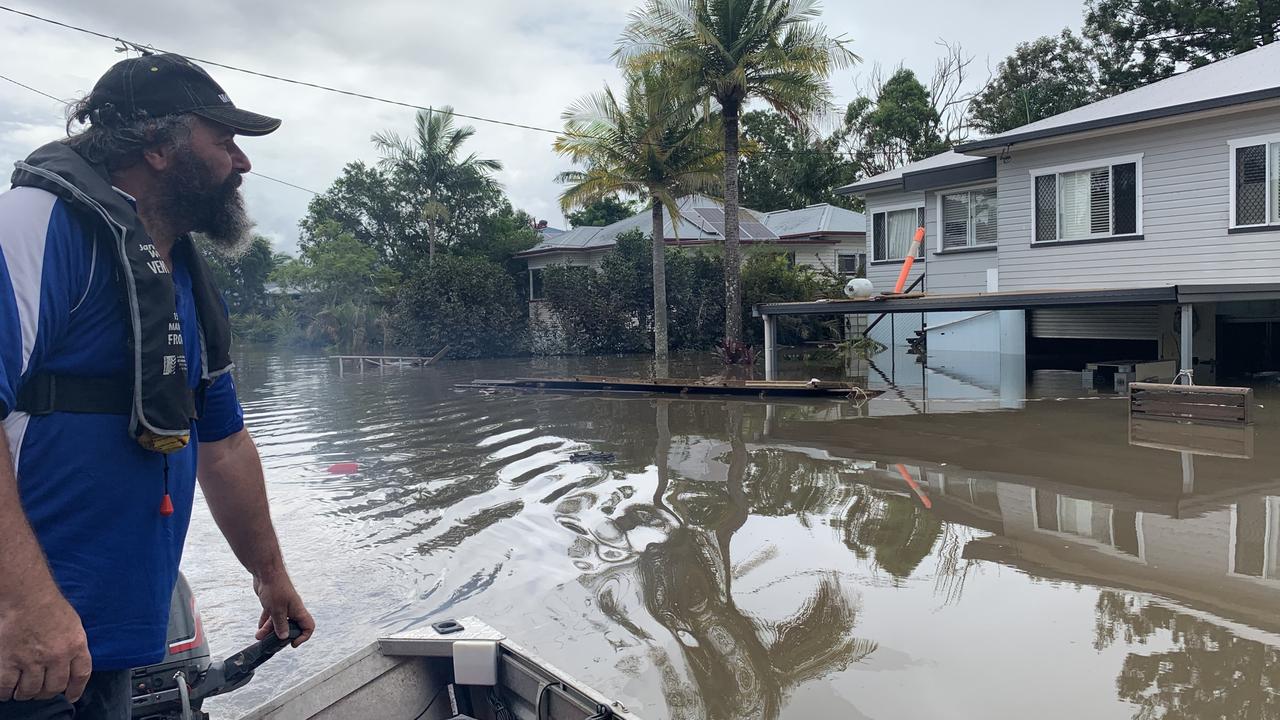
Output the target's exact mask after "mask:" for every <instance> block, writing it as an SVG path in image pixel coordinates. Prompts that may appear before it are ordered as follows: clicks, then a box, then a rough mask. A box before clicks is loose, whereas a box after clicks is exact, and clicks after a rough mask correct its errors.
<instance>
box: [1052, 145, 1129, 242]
mask: <svg viewBox="0 0 1280 720" xmlns="http://www.w3.org/2000/svg"><path fill="white" fill-rule="evenodd" d="M1142 156H1143V153H1137V154H1135V155H1118V156H1113V157H1105V158H1095V159H1093V160H1082V161H1080V162H1073V163H1067V164H1063V165H1051V166H1047V167H1038V168H1032V169H1030V170H1028V171H1027V174H1028V175H1029V176H1030V184H1029V188H1030V190H1029V192H1030V194H1031V245H1032V246H1036V245H1059V244H1061V245H1066V244H1070V243H1082V242H1097V241H1099V240H1117V241H1122V240H1136V239H1138V238H1141V237H1142V233H1143V227H1142V214H1143V213H1142V210H1143V202H1142V185H1143V183H1142ZM1129 163H1133V165H1134V198H1133V201H1134V209H1133V210H1134V216H1135V217H1134V220H1135V222H1134V231H1133V232H1131V233H1121V234H1116V233H1114V232H1108V233H1091V234H1089V235H1085V236H1083V237H1076V238H1064V237H1062V220H1061V214H1060V213H1061V211H1062V174H1063V173H1070V172H1079V171H1081V170H1098V169H1101V168H1104V167H1105V168H1107V172H1108V174H1109V178H1108V193H1109V195H1108V203H1109V204H1110V208H1109V210H1110V213H1109V214H1110V220H1109V222H1110V223H1111V228H1112V229H1113V230H1114V229H1115V223H1116V217H1115V216H1116V213H1115V188H1116V173H1115V167H1116V166H1117V165H1127V164H1129ZM1048 175H1053V176H1054V192H1055V193H1057V206H1056V207H1055V208H1054V215H1055V217H1056V218H1057V220H1056V232H1055V235H1056V237H1055V238H1054V239H1053V240H1037V239H1036V213H1037V211H1038V210H1039V207H1038V206H1037V204H1036V179H1037V178H1042V177H1045V176H1048Z"/></svg>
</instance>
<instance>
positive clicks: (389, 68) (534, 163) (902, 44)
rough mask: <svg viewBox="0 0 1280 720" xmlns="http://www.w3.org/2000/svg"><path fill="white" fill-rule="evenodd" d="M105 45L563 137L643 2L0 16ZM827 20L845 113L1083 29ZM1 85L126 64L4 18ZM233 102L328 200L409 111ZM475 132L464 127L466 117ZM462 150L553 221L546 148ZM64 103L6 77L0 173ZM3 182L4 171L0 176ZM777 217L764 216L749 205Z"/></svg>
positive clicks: (235, 92)
mask: <svg viewBox="0 0 1280 720" xmlns="http://www.w3.org/2000/svg"><path fill="white" fill-rule="evenodd" d="M4 4H7V5H12V6H14V7H15V8H17V9H20V10H25V11H28V12H32V13H35V14H39V15H44V16H46V17H51V18H54V19H57V20H61V21H63V22H67V23H71V24H75V25H81V26H84V27H88V28H91V29H94V30H98V31H100V32H104V33H107V34H110V35H112V36H119V37H123V38H126V39H129V40H132V41H136V42H142V43H146V44H151V45H154V46H156V47H158V48H163V49H166V50H173V51H177V52H182V53H185V54H188V55H191V56H194V57H200V58H208V59H210V60H216V61H218V62H223V63H227V64H230V65H237V66H242V67H246V68H250V69H254V70H258V71H262V72H268V73H272V74H276V75H282V76H286V77H291V78H296V79H299V80H307V81H312V82H316V83H321V84H326V85H331V86H336V87H341V88H349V89H352V90H358V91H361V92H364V93H368V94H371V95H380V96H384V97H388V98H393V99H399V100H404V101H406V102H411V103H415V104H421V105H445V104H450V105H453V106H454V108H455V110H457V111H458V112H462V113H468V114H474V115H481V116H486V117H493V118H499V119H503V120H509V121H514V122H520V123H525V124H529V125H537V126H541V127H550V128H557V127H560V120H559V117H560V112H561V110H562V109H563V108H564V107H565V106H566V105H568V104H569V103H570V102H572V101H573V100H574V99H576V98H578V97H580V96H581V95H583V94H586V93H588V92H592V91H595V90H598V89H600V88H601V87H602V86H603V85H604V84H605V83H606V82H607V83H611V84H615V85H616V84H617V82H618V73H617V71H616V69H615V68H614V66H613V63H612V62H611V61H610V58H609V55H610V53H611V52H612V50H613V47H614V41H615V39H616V38H617V36H618V34H619V32H620V31H621V29H622V27H623V25H624V24H625V23H626V20H627V15H628V13H629V12H630V11H631V10H632V8H633V7H635V6H636V5H638V4H639V3H638V0H533V1H530V0H463V1H458V0H449V1H447V2H446V1H443V0H362V1H361V2H350V1H349V0H308V1H307V2H301V1H298V0H294V1H286V0H219V1H218V2H209V1H208V0H199V1H197V0H167V1H166V2H159V1H158V0H152V1H150V2H145V1H143V0H113V1H112V2H102V1H101V0H49V1H44V2H35V1H34V0H8V2H6V3H4ZM823 9H824V14H823V18H822V22H823V23H824V24H825V25H826V26H827V28H828V30H829V31H830V32H831V33H832V34H835V35H841V34H843V35H844V36H845V37H847V38H849V39H851V40H852V41H853V45H852V46H853V48H854V50H855V51H856V52H857V53H858V54H859V55H860V56H862V58H863V63H862V64H861V65H860V66H856V67H854V68H852V69H850V70H845V71H842V72H841V73H840V74H839V75H838V76H837V77H833V78H832V87H833V90H834V93H835V100H836V102H837V104H838V105H840V106H841V107H842V106H843V105H844V104H846V103H848V102H849V100H851V99H852V98H853V97H854V96H855V95H856V92H857V88H858V87H859V86H860V83H861V82H862V80H863V79H864V76H865V74H866V73H867V72H868V71H869V70H870V68H871V67H872V65H873V64H874V63H877V62H878V63H880V64H882V65H885V66H894V65H897V64H899V63H902V64H904V65H906V66H907V67H910V68H912V69H914V70H915V71H916V72H917V73H918V74H920V75H921V76H922V77H927V76H928V74H929V73H930V72H931V70H932V67H933V64H934V61H935V59H936V58H937V56H938V55H939V48H938V47H936V46H935V44H934V43H935V41H936V40H938V39H940V38H941V39H946V40H948V41H950V42H953V43H959V44H961V45H962V46H963V47H964V49H965V51H966V52H967V53H968V54H972V55H975V56H976V61H975V62H974V65H973V73H972V74H973V82H975V83H980V82H981V81H982V80H985V79H986V77H987V74H988V67H989V66H990V67H994V66H995V65H996V63H998V62H999V61H1000V59H1002V58H1003V57H1005V56H1006V55H1007V54H1008V53H1009V52H1010V51H1011V50H1012V49H1013V47H1014V46H1015V45H1016V44H1017V43H1018V42H1020V41H1023V40H1029V39H1033V38H1035V37H1038V36H1040V35H1046V34H1056V33H1057V32H1058V31H1060V30H1061V29H1062V28H1064V27H1072V28H1078V27H1079V26H1080V23H1081V14H1082V11H1081V4H1078V3H1076V2H1072V1H1071V0H1063V1H1062V2H1053V1H1050V0H1032V1H1030V2H1028V1H1027V0H984V1H983V2H977V1H975V0H968V1H967V2H956V1H955V0H915V1H914V2H884V1H883V0H876V1H871V2H852V1H851V0H843V1H831V0H828V2H826V3H825V4H824V6H823ZM0 37H2V38H3V39H4V42H3V43H0V74H2V75H5V76H8V77H11V78H13V79H14V80H17V81H19V82H22V83H25V84H27V85H31V86H33V87H36V88H38V89H40V90H43V91H45V92H48V93H50V94H52V95H55V96H58V97H64V98H65V97H73V96H77V95H81V94H83V93H85V92H87V91H88V90H89V89H90V88H91V87H92V86H93V83H94V82H95V81H96V79H97V78H98V76H99V75H101V74H102V72H103V71H104V70H105V69H106V68H107V67H109V66H110V65H111V64H112V63H114V62H116V61H117V60H119V59H120V58H121V56H120V55H118V54H117V53H116V52H115V50H114V43H112V42H111V41H108V40H104V39H101V38H95V37H90V36H88V35H84V34H81V33H77V32H73V31H70V30H66V29H62V28H58V27H53V26H50V25H47V24H44V23H40V22H37V21H34V20H31V19H28V18H24V17H20V16H16V15H13V14H11V13H7V12H0ZM207 69H209V70H210V71H211V73H212V74H213V76H214V78H215V79H217V80H218V81H219V83H221V84H222V86H223V87H224V88H225V89H226V90H227V92H228V94H229V95H230V96H231V98H232V100H234V101H235V103H236V104H237V105H238V106H240V107H243V108H247V109H251V110H255V111H258V112H262V113H266V114H269V115H274V116H277V117H281V118H283V119H284V125H283V126H282V127H281V129H280V130H279V131H277V132H276V133H275V134H273V135H270V136H267V137H264V138H245V139H244V141H243V142H242V143H241V146H242V147H243V148H244V149H245V151H246V152H247V153H248V154H249V156H250V158H251V159H252V161H253V164H254V169H255V170H257V171H260V172H262V173H265V174H267V175H271V176H273V177H277V178H280V179H282V180H288V181H290V182H293V183H296V184H298V185H302V186H304V187H308V188H311V189H313V190H324V189H325V188H327V187H328V186H329V184H330V183H331V182H332V181H333V180H334V179H335V178H336V177H337V176H338V174H339V173H340V172H341V169H342V167H343V165H344V164H346V163H347V162H349V161H351V160H355V159H364V160H368V161H372V160H375V159H376V157H377V156H376V153H375V152H374V150H373V147H372V145H371V144H370V142H369V136H370V135H372V134H373V133H374V132H377V131H380V130H387V129H391V130H397V131H401V132H405V131H408V130H409V129H410V128H411V127H412V124H413V111H412V110H410V109H407V108H398V107H393V106H390V105H385V104H380V103H374V102H370V101H367V100H362V99H358V98H350V97H344V96H340V95H335V94H333V93H327V92H322V91H319V90H314V89H310V88H305V87H299V86H295V85H289V84H285V83H281V82H277V81H274V80H268V79H264V78H258V77H252V76H249V75H244V74H241V73H237V72H233V71H229V70H223V69H219V68H212V67H211V68H207ZM468 122H470V121H468ZM470 124H472V125H475V127H476V129H477V133H476V136H475V137H474V138H473V140H472V141H471V143H470V144H469V145H468V146H467V149H468V150H470V151H474V152H477V153H479V154H480V155H481V156H482V157H491V158H496V159H498V160H501V161H502V162H503V164H504V165H505V169H504V170H503V171H502V172H501V173H500V174H499V176H498V177H499V179H500V180H501V182H502V183H503V185H504V186H505V187H506V189H507V193H508V195H509V196H510V198H511V201H512V202H513V203H514V204H515V205H516V207H519V208H521V209H523V210H526V211H528V212H529V213H531V214H533V215H534V216H536V217H538V218H543V219H547V220H550V221H551V224H552V225H556V226H564V220H563V216H562V215H561V213H560V210H559V206H558V204H557V201H556V197H557V195H558V194H559V190H560V188H559V187H558V186H557V185H556V183H555V182H554V177H555V175H556V173H557V172H559V171H561V170H564V169H566V168H567V165H566V164H565V162H564V161H563V160H561V159H560V158H558V157H557V156H556V155H555V154H554V153H553V152H552V151H551V141H552V136H551V135H548V134H545V133H539V132H533V131H528V130H519V129H515V128H508V127H501V126H496V125H491V124H488V123H483V122H470ZM62 133H63V129H62V108H61V107H59V106H57V105H56V104H55V103H53V102H52V101H50V100H48V99H46V98H42V97H40V96H38V95H35V94H33V93H31V92H29V91H27V90H24V89H22V88H19V87H15V86H14V85H11V84H9V83H7V82H3V81H0V166H3V167H4V168H9V167H11V166H12V163H13V162H14V161H15V160H18V159H21V158H22V157H25V156H26V154H27V153H28V152H30V150H31V149H33V148H35V147H36V146H38V145H40V144H42V143H44V142H47V141H49V140H52V139H55V138H57V137H60V136H61V135H62ZM6 172H7V171H6ZM244 187H245V193H246V195H247V197H248V200H249V206H250V210H251V212H252V213H253V216H254V217H255V218H256V219H257V221H258V225H259V226H258V229H259V231H260V232H262V233H263V234H265V235H267V236H268V237H270V238H271V239H272V242H273V243H275V245H276V247H277V249H279V250H281V251H285V252H294V251H295V250H296V242H297V223H298V220H299V218H301V217H302V216H303V214H304V213H305V212H306V205H307V201H308V200H309V199H310V198H311V196H310V195H309V194H308V193H305V192H302V191H299V190H294V189H292V188H288V187H284V186H281V185H278V184H275V183H272V182H269V181H266V180H264V179H262V178H257V177H250V178H247V181H246V183H245V186H244ZM760 209H762V210H770V209H774V208H760Z"/></svg>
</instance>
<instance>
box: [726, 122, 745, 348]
mask: <svg viewBox="0 0 1280 720" xmlns="http://www.w3.org/2000/svg"><path fill="white" fill-rule="evenodd" d="M738 110H739V108H738V107H736V106H727V107H724V108H723V112H724V339H725V341H726V342H741V341H742V259H741V254H740V253H739V250H738Z"/></svg>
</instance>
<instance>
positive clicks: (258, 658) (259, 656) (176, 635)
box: [132, 574, 302, 720]
mask: <svg viewBox="0 0 1280 720" xmlns="http://www.w3.org/2000/svg"><path fill="white" fill-rule="evenodd" d="M300 634H302V629H301V628H299V627H298V625H297V624H296V623H294V622H293V621H292V620H290V621H289V639H288V640H281V639H279V638H277V637H276V636H275V635H271V636H268V637H267V638H265V639H263V640H259V641H258V642H256V643H254V644H253V645H250V646H249V647H246V648H245V649H244V650H241V651H240V652H238V653H236V654H234V655H232V656H231V657H229V658H227V659H226V660H222V661H218V662H214V660H213V659H212V658H211V657H210V655H209V641H208V640H207V639H206V638H205V636H204V626H203V624H202V623H201V621H200V613H199V611H197V610H196V598H195V595H194V594H192V592H191V586H190V585H188V584H187V579H186V578H185V577H183V576H182V575H181V574H179V575H178V583H177V585H176V586H174V588H173V597H172V599H171V600H170V601H169V632H168V652H167V654H166V656H165V659H164V660H161V661H160V662H158V663H156V664H154V665H148V666H147V667H141V668H136V669H134V671H133V677H132V682H133V714H132V718H133V720H208V717H209V715H208V713H205V712H203V711H202V710H201V709H200V707H201V705H202V704H203V703H204V699H205V698H207V697H212V696H214V695H220V694H222V693H225V692H230V691H232V690H235V689H236V688H238V687H241V686H242V685H244V684H245V683H247V682H249V681H250V680H251V679H253V673H254V671H255V670H257V669H258V667H259V666H260V665H262V663H264V662H266V661H267V660H270V659H271V657H272V656H273V655H275V654H276V653H277V652H280V650H282V649H284V647H285V646H286V645H288V644H289V643H290V642H292V641H293V640H294V639H296V638H297V637H298V636H299V635H300Z"/></svg>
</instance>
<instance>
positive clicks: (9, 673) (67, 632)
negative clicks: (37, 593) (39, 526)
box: [0, 588, 310, 702]
mask: <svg viewBox="0 0 1280 720" xmlns="http://www.w3.org/2000/svg"><path fill="white" fill-rule="evenodd" d="M42 595H45V597H30V598H24V602H21V603H20V604H17V605H13V606H9V607H4V608H0V700H9V699H13V700H47V699H49V698H51V697H54V696H55V695H58V694H63V695H66V697H67V699H68V700H70V701H71V702H75V701H77V700H79V699H80V695H81V694H83V693H84V686H85V684H86V683H88V682H89V673H90V672H91V671H92V670H93V661H92V660H91V659H90V657H89V642H88V640H87V639H86V638H85V635H84V627H83V626H82V625H81V624H80V616H79V615H77V614H76V611H75V610H74V609H72V607H71V605H70V604H69V603H68V602H67V601H66V599H65V598H63V597H62V594H61V593H59V592H58V591H57V589H56V588H52V589H51V591H50V592H49V593H42ZM303 612H306V611H305V610H304V611H303ZM308 619H310V617H308Z"/></svg>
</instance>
